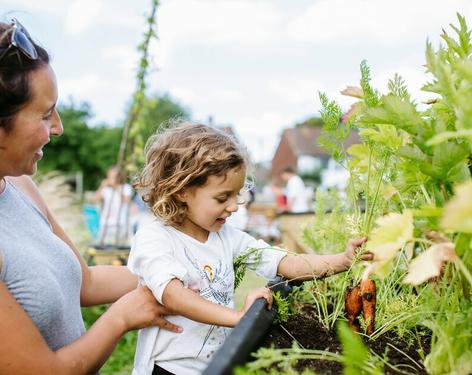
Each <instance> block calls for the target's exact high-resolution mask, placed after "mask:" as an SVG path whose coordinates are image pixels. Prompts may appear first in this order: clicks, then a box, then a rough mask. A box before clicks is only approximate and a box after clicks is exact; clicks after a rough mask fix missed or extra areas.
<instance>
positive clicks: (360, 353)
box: [337, 321, 383, 375]
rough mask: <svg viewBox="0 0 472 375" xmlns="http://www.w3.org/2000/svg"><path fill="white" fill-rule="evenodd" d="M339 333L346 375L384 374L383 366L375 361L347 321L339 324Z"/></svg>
mask: <svg viewBox="0 0 472 375" xmlns="http://www.w3.org/2000/svg"><path fill="white" fill-rule="evenodd" d="M337 333H338V337H339V341H340V342H341V345H342V348H343V363H344V371H343V374H344V375H358V374H372V375H374V374H375V375H377V374H378V375H380V374H383V371H382V370H383V368H382V364H381V363H379V362H377V361H375V358H374V357H373V355H372V354H371V352H370V351H369V349H368V348H367V347H366V346H365V344H364V342H363V341H362V339H361V338H360V336H359V335H358V334H356V333H354V332H353V331H352V330H351V329H350V328H349V326H348V325H347V323H346V322H345V321H339V322H338V325H337Z"/></svg>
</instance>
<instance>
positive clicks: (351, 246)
mask: <svg viewBox="0 0 472 375" xmlns="http://www.w3.org/2000/svg"><path fill="white" fill-rule="evenodd" d="M366 241H367V237H363V238H355V239H353V238H351V239H350V240H349V241H348V242H347V245H346V251H345V253H344V254H345V256H346V260H347V265H348V267H350V266H351V264H352V262H353V260H354V258H355V257H356V255H357V254H360V259H361V260H372V259H373V254H372V253H371V252H370V251H368V250H367V251H362V245H363V244H364V243H365V242H366Z"/></svg>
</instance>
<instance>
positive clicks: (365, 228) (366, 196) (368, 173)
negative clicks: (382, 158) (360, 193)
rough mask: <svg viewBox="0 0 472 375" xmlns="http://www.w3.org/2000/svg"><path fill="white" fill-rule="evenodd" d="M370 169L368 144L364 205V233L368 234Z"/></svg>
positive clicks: (370, 148) (370, 158)
mask: <svg viewBox="0 0 472 375" xmlns="http://www.w3.org/2000/svg"><path fill="white" fill-rule="evenodd" d="M371 169H372V147H371V146H370V144H369V164H368V167H367V186H366V189H365V207H364V235H367V234H369V231H368V230H367V216H368V211H369V210H368V208H369V188H370V172H371Z"/></svg>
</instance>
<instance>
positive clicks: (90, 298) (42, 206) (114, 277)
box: [9, 176, 138, 306]
mask: <svg viewBox="0 0 472 375" xmlns="http://www.w3.org/2000/svg"><path fill="white" fill-rule="evenodd" d="M9 180H10V181H11V182H12V183H13V184H14V185H15V186H16V187H17V188H19V189H20V190H21V191H22V192H23V193H24V194H26V195H27V196H28V197H29V198H30V199H31V200H32V202H33V203H34V204H35V205H36V206H37V207H38V209H39V210H40V211H41V212H42V214H43V215H44V216H45V217H46V218H47V219H48V221H49V223H50V224H51V227H52V230H53V232H54V234H56V236H58V237H59V238H60V239H61V240H63V241H64V242H65V243H66V244H67V245H69V247H70V248H71V250H72V251H73V252H74V254H75V255H76V257H77V259H78V260H79V262H80V267H81V269H82V286H81V290H80V302H81V305H82V306H94V305H100V304H104V303H112V302H114V301H116V300H117V299H118V298H120V297H121V296H122V295H124V294H126V293H128V292H130V291H131V290H133V289H134V288H136V286H137V285H138V279H137V278H136V276H134V275H132V274H131V272H129V270H128V269H127V268H126V267H116V266H93V267H88V266H87V264H86V263H85V261H84V259H83V258H82V256H81V254H80V252H79V250H78V249H77V248H76V247H75V246H74V244H73V243H72V241H71V239H70V238H69V236H68V235H67V233H66V232H65V231H64V229H62V227H61V225H60V224H59V223H58V222H57V220H56V219H55V217H54V216H53V215H52V213H51V212H50V211H49V209H48V207H47V204H46V202H45V201H44V199H43V197H42V196H41V193H40V191H39V190H38V188H37V187H36V185H35V184H34V182H33V181H32V180H31V178H30V177H27V176H21V177H14V178H12V177H9Z"/></svg>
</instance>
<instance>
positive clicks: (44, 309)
mask: <svg viewBox="0 0 472 375" xmlns="http://www.w3.org/2000/svg"><path fill="white" fill-rule="evenodd" d="M0 256H1V257H2V262H1V263H3V264H2V267H1V271H0V280H1V281H3V282H4V283H5V285H6V287H7V288H8V290H9V291H10V293H11V294H12V295H13V297H15V299H16V300H17V302H18V303H19V304H20V305H21V306H22V307H23V309H24V310H25V311H26V313H27V314H28V315H29V316H30V317H31V319H32V320H33V322H34V323H35V324H36V326H37V327H38V329H39V331H40V332H41V334H42V335H43V337H44V339H45V340H46V342H47V344H48V345H49V347H50V348H51V349H52V350H57V349H59V348H61V347H63V346H65V345H67V344H69V343H71V342H72V341H74V340H76V339H78V338H79V337H80V336H81V335H82V334H83V333H84V331H85V329H84V323H83V320H82V314H81V311H80V286H81V283H82V272H81V269H80V263H79V261H78V259H77V258H76V256H75V254H74V253H73V252H72V250H71V249H70V248H69V247H68V246H67V245H66V244H65V243H64V242H63V241H62V240H61V239H59V238H58V237H57V236H56V235H55V234H54V233H53V232H52V229H51V226H50V224H49V222H48V221H47V220H46V218H45V217H44V216H43V215H42V213H41V212H40V211H39V210H38V209H37V208H36V206H34V205H33V204H32V202H31V201H30V200H29V199H28V198H27V197H25V196H24V195H23V193H21V192H20V191H19V190H17V189H16V188H15V187H14V186H13V185H12V184H11V183H9V182H7V184H6V187H5V190H4V191H3V192H2V193H0Z"/></svg>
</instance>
